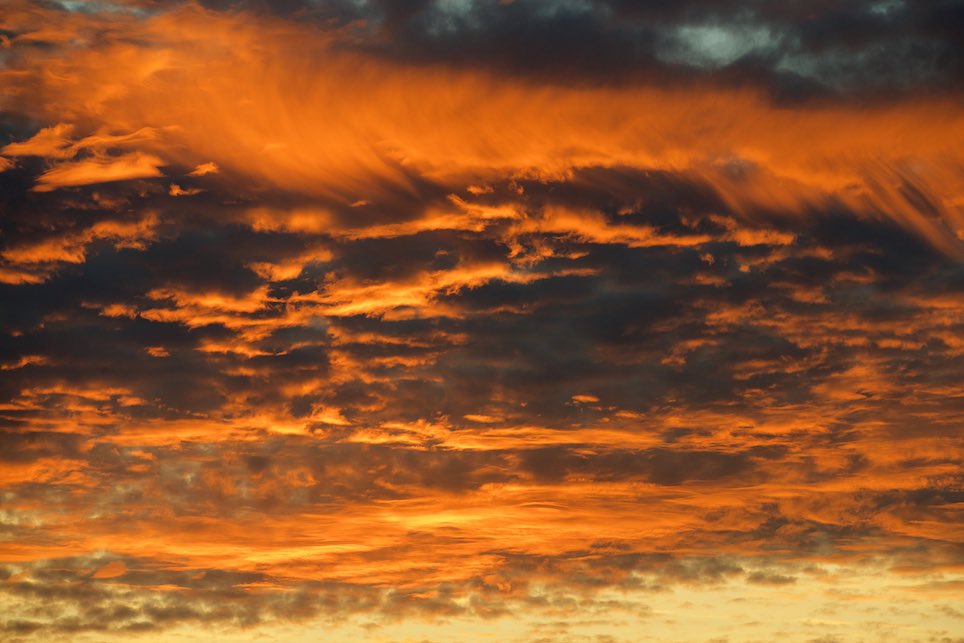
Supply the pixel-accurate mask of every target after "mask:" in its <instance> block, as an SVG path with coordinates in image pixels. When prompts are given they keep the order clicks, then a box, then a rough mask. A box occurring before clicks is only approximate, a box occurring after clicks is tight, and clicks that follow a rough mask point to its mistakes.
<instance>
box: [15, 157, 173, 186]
mask: <svg viewBox="0 0 964 643" xmlns="http://www.w3.org/2000/svg"><path fill="white" fill-rule="evenodd" d="M162 165H164V161H162V160H161V159H160V158H158V157H157V156H154V155H152V154H144V153H141V152H132V153H130V154H125V155H121V156H116V157H111V158H100V159H96V158H94V159H85V160H82V161H70V162H65V163H59V164H57V165H55V166H54V167H52V168H51V169H49V170H47V171H46V172H44V173H43V174H41V175H40V177H39V178H38V179H37V186H36V187H35V188H34V189H35V190H37V191H38V192H49V191H51V190H56V189H58V188H62V187H71V186H77V185H90V184H92V183H107V182H110V181H128V180H130V179H144V178H151V177H155V176H163V174H162V173H161V170H160V169H159V168H160V167H161V166H162Z"/></svg>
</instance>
